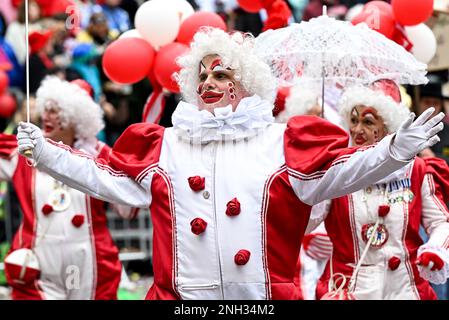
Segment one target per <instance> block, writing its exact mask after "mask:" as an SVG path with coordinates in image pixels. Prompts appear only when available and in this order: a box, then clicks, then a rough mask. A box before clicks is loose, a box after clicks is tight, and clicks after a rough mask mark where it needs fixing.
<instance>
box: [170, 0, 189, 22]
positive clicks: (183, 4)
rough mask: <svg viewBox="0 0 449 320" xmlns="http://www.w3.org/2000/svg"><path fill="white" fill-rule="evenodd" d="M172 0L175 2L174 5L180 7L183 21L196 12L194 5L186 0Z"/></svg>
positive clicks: (179, 10)
mask: <svg viewBox="0 0 449 320" xmlns="http://www.w3.org/2000/svg"><path fill="white" fill-rule="evenodd" d="M171 1H173V2H174V5H175V6H176V8H177V9H178V12H179V15H180V18H181V22H183V21H184V20H185V19H187V18H188V17H190V16H191V15H192V14H193V13H194V12H195V10H194V9H193V7H192V5H191V4H190V3H189V2H187V1H186V0H171ZM169 2H170V1H169Z"/></svg>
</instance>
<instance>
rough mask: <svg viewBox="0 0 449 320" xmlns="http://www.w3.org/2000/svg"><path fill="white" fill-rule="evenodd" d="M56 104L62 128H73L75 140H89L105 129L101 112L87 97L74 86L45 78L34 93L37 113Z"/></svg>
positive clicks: (78, 87)
mask: <svg viewBox="0 0 449 320" xmlns="http://www.w3.org/2000/svg"><path fill="white" fill-rule="evenodd" d="M51 105H56V106H57V107H58V108H59V109H60V110H61V111H60V118H61V125H62V126H63V127H67V126H69V125H74V127H75V138H76V139H77V140H90V139H92V138H95V136H96V135H97V134H98V132H100V130H101V129H103V128H104V122H103V110H102V109H101V107H100V106H99V105H98V104H97V103H95V101H94V100H93V99H92V98H91V97H90V96H89V94H88V93H87V92H86V91H85V90H84V89H82V88H81V87H80V86H78V85H77V84H74V83H69V82H67V81H63V80H61V79H59V78H58V77H56V76H48V77H46V78H45V79H44V80H43V81H42V84H41V86H40V87H39V89H38V90H37V93H36V110H37V112H38V114H39V115H41V114H42V113H43V112H44V110H45V108H46V107H48V106H51Z"/></svg>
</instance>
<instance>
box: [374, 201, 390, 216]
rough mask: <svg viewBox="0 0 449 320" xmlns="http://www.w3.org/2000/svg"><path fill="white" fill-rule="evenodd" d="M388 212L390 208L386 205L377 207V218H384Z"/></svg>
mask: <svg viewBox="0 0 449 320" xmlns="http://www.w3.org/2000/svg"><path fill="white" fill-rule="evenodd" d="M389 212H390V206H389V205H386V204H384V205H381V206H379V209H378V210H377V213H378V214H379V217H385V216H386V215H387V214H388V213H389Z"/></svg>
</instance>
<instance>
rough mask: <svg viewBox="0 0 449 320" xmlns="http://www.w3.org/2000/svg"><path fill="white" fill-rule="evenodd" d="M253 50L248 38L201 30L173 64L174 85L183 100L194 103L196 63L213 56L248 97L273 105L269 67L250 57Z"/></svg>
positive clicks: (237, 34) (216, 30) (251, 37)
mask: <svg viewBox="0 0 449 320" xmlns="http://www.w3.org/2000/svg"><path fill="white" fill-rule="evenodd" d="M253 47H254V37H253V36H252V35H251V34H243V33H239V32H236V33H233V34H228V33H226V32H224V31H223V30H221V29H217V28H210V27H206V28H202V29H201V31H200V32H197V33H196V34H195V36H194V38H193V41H192V43H191V45H190V51H189V53H187V54H186V55H184V56H182V57H180V58H178V60H177V63H178V65H179V66H181V71H180V72H179V73H178V75H177V81H178V83H179V86H180V88H181V93H182V95H183V97H184V99H185V100H186V101H187V102H188V103H192V104H196V103H197V95H196V89H197V87H198V83H199V79H198V70H199V65H200V62H201V60H202V59H203V58H204V57H205V56H208V55H213V54H217V55H219V56H220V57H221V59H222V61H223V64H224V66H226V67H229V68H231V69H232V70H234V71H235V79H236V80H237V81H239V82H241V83H242V85H243V87H244V88H245V89H246V91H248V93H250V94H251V95H254V94H257V95H258V96H260V97H261V98H262V99H265V100H267V101H269V102H270V103H273V102H274V98H275V94H276V80H275V77H274V76H273V74H272V72H271V69H270V67H269V66H268V65H267V64H266V63H265V62H263V61H262V59H260V58H259V57H258V56H257V55H256V54H255V53H254V50H253Z"/></svg>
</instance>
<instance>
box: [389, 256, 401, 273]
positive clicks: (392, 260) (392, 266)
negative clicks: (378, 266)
mask: <svg viewBox="0 0 449 320" xmlns="http://www.w3.org/2000/svg"><path fill="white" fill-rule="evenodd" d="M400 264H401V259H399V258H398V257H396V256H394V257H391V258H390V260H388V268H390V270H393V271H394V270H396V269H397V268H398V267H399V265H400Z"/></svg>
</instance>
